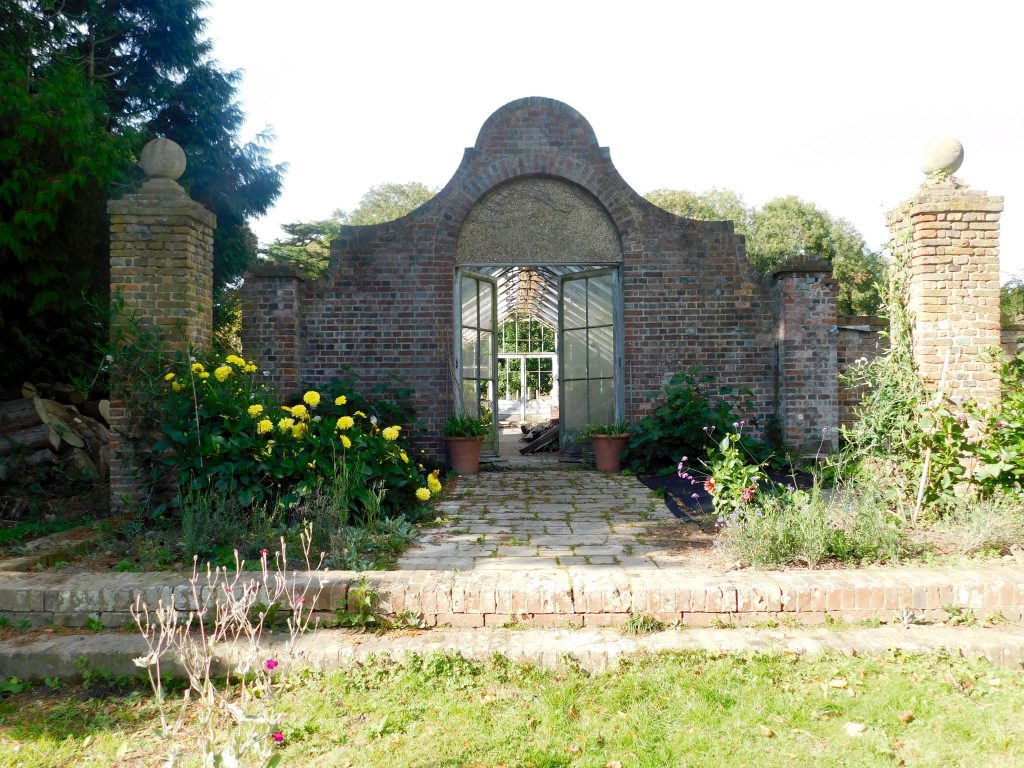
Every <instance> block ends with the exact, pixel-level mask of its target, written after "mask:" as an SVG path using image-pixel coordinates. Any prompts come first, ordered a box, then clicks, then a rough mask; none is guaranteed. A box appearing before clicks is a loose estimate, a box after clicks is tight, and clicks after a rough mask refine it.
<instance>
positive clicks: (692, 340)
mask: <svg viewBox="0 0 1024 768" xmlns="http://www.w3.org/2000/svg"><path fill="white" fill-rule="evenodd" d="M531 177H543V178H545V179H553V180H557V181H560V182H562V183H565V184H571V185H574V187H575V188H577V190H578V191H579V193H580V194H585V195H587V196H588V197H590V198H592V199H593V200H594V201H596V204H598V205H599V206H600V207H601V208H602V209H603V210H604V211H605V212H606V213H607V216H608V218H609V219H610V221H611V223H612V225H613V227H614V231H615V232H616V233H617V239H618V248H619V254H618V255H617V261H618V263H619V264H620V265H621V274H622V288H623V290H622V293H623V320H624V328H625V331H624V346H623V350H622V351H623V371H624V389H625V402H624V405H625V414H624V415H625V417H626V418H627V419H636V418H639V417H640V416H642V415H643V414H645V413H647V412H648V411H649V410H650V409H651V407H652V405H653V401H652V399H651V397H650V395H651V393H652V392H655V391H657V390H658V389H659V388H660V386H661V384H662V383H663V382H664V381H665V379H666V378H667V377H668V376H670V375H671V374H672V373H674V372H676V371H679V370H681V369H682V368H685V367H687V366H690V365H701V366H703V368H704V369H705V370H706V371H707V372H708V373H710V374H711V375H713V376H714V377H715V379H716V382H717V383H718V384H720V385H728V386H732V387H744V388H747V389H749V390H750V391H751V392H752V398H753V400H754V402H755V405H754V412H753V413H750V414H747V415H748V416H749V417H751V418H753V417H761V418H762V419H763V418H764V417H766V416H768V415H770V414H773V413H775V411H776V401H775V373H776V368H775V319H774V312H773V303H772V290H771V285H770V284H769V282H768V281H767V280H765V279H763V278H761V277H759V276H758V275H757V274H755V273H754V271H753V270H752V269H751V267H750V266H749V264H748V262H747V260H746V257H745V252H744V243H743V238H742V237H740V236H738V235H736V234H735V233H734V232H733V225H732V224H731V223H729V222H698V221H690V220H686V219H681V218H679V217H676V216H674V215H672V214H670V213H667V212H666V211H663V210H661V209H659V208H657V207H655V206H653V205H651V204H650V203H648V202H647V201H646V200H644V199H643V198H642V197H640V196H639V195H638V194H637V193H636V192H635V191H634V190H633V189H632V188H630V187H629V185H628V184H627V183H626V182H625V181H624V180H623V179H622V177H621V176H620V175H619V173H618V171H617V170H616V169H615V167H614V166H613V165H612V163H611V159H610V155H609V152H608V150H607V149H606V148H603V147H600V146H599V145H598V142H597V138H596V135H595V134H594V131H593V129H592V128H591V127H590V125H589V123H587V121H586V120H585V119H584V118H583V117H582V116H581V115H580V114H579V113H578V112H576V111H575V110H573V109H572V108H571V107H568V106H567V105H565V104H562V103H560V102H557V101H554V100H551V99H543V98H527V99H521V100H519V101H515V102H512V103H511V104H508V105H506V106H504V107H502V108H501V109H499V110H498V111H497V112H495V113H494V114H493V115H492V116H491V117H490V118H489V119H488V120H487V121H486V122H485V123H484V126H483V128H482V129H481V131H480V134H479V136H478V138H477V141H476V144H475V145H474V146H473V147H470V148H468V149H467V150H466V152H465V154H464V156H463V160H462V163H461V165H460V166H459V168H458V169H457V170H456V172H455V175H454V176H453V177H452V179H451V181H449V182H448V184H447V185H446V186H445V188H444V189H442V190H441V191H440V192H439V193H438V194H437V196H436V197H434V198H433V199H432V200H431V201H429V202H427V203H426V204H425V205H423V206H422V207H420V208H419V209H417V210H415V211H413V212H411V213H410V214H408V215H406V216H404V217H403V218H401V219H398V220H396V221H393V222H388V223H385V224H380V225H376V226H371V227H344V228H342V231H341V234H340V236H339V237H338V239H336V240H335V241H334V242H333V244H332V248H331V266H330V267H329V269H328V271H327V272H326V273H325V274H324V275H323V276H322V277H321V278H320V279H319V280H316V281H312V282H306V281H298V280H294V279H293V278H291V277H287V276H282V275H280V274H279V273H270V272H267V271H265V269H264V268H262V267H258V268H255V269H253V270H252V271H250V272H249V273H248V274H247V276H246V279H245V284H244V286H243V289H242V293H243V306H244V307H245V315H244V318H243V336H242V338H243V344H244V346H245V351H246V354H247V355H248V356H250V357H253V358H255V359H256V360H257V361H258V362H259V364H260V365H261V367H263V368H266V369H268V370H270V371H272V372H273V376H274V381H275V382H276V383H277V384H278V385H279V386H282V387H292V386H293V385H294V384H295V383H296V382H295V381H294V379H293V377H292V375H291V373H287V372H284V368H285V367H287V366H292V365H294V367H295V368H296V369H297V371H298V380H299V382H301V383H302V384H312V385H317V384H322V383H324V382H326V381H328V380H330V379H331V378H333V377H335V376H336V375H337V374H338V371H339V366H341V365H348V366H351V368H352V369H353V370H354V371H355V372H357V373H358V374H360V376H361V378H362V382H363V386H364V388H369V387H370V386H372V385H374V384H377V383H382V384H385V383H387V381H388V379H389V377H390V376H391V375H392V374H395V375H398V376H399V377H401V379H402V380H403V381H404V382H405V383H406V384H408V385H410V386H411V387H412V389H413V391H414V393H415V396H414V397H415V405H416V408H417V413H418V415H419V417H421V418H422V419H423V421H424V425H425V428H426V429H425V433H424V434H423V435H422V437H421V439H420V441H419V447H421V448H423V449H425V450H427V451H428V452H429V453H431V454H432V455H435V456H438V457H443V455H444V450H443V442H442V439H441V428H442V426H443V423H444V420H445V419H446V418H447V417H448V416H449V415H451V414H452V413H453V411H454V407H455V406H454V392H453V387H452V382H453V345H454V339H453V315H454V307H453V298H454V270H455V264H456V259H455V254H456V251H457V249H458V245H459V237H460V231H461V228H462V225H463V222H465V221H466V219H467V217H468V216H469V213H470V211H471V210H472V209H473V207H474V206H475V205H476V204H477V203H478V202H480V201H481V200H482V199H484V198H485V197H486V196H487V194H488V193H489V192H491V191H493V190H496V189H499V188H500V187H501V186H502V185H503V184H506V183H507V182H510V181H512V180H516V179H524V178H531ZM552 232H553V234H554V233H555V230H552ZM464 250H465V249H464ZM286 283H287V285H288V286H289V287H287V288H285V287H283V286H284V285H285V284H286ZM292 286H294V289H295V290H297V294H293V288H292ZM296 296H297V298H295V297H296ZM293 301H297V302H298V305H297V308H296V309H294V310H293V309H292V308H291V307H292V302H293ZM293 350H298V356H297V358H296V357H295V356H294V354H293ZM275 357H276V359H275ZM289 370H290V369H289ZM833 390H834V387H833ZM833 398H834V394H833ZM762 423H763V422H762Z"/></svg>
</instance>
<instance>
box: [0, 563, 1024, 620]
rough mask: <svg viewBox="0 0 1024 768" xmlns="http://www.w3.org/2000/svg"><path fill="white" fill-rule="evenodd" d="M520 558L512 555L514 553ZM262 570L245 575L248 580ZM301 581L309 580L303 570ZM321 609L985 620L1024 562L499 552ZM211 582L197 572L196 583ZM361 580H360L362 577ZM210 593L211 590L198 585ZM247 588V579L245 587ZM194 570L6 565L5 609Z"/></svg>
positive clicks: (36, 616)
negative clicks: (721, 560) (858, 564)
mask: <svg viewBox="0 0 1024 768" xmlns="http://www.w3.org/2000/svg"><path fill="white" fill-rule="evenodd" d="M514 559H516V558H507V560H514ZM249 578H256V575H255V574H253V575H252V576H250V575H249V574H244V575H243V576H242V579H249ZM294 578H297V579H299V580H302V578H303V577H302V575H301V574H296V575H295V576H294ZM321 578H323V579H324V580H325V582H326V586H325V588H324V590H323V593H322V594H321V595H320V598H319V600H318V602H317V604H316V609H317V610H318V611H321V612H324V613H325V614H326V613H328V612H334V611H335V610H337V609H339V608H342V607H344V606H346V605H347V604H348V603H349V602H350V599H351V597H352V595H351V593H352V592H353V591H354V590H356V589H366V590H370V591H371V592H373V593H375V594H376V605H377V609H378V611H379V612H380V613H381V614H384V615H398V614H411V615H413V616H415V617H417V618H418V619H420V620H422V621H423V622H425V623H426V624H427V625H429V626H436V625H446V624H448V625H453V626H470V627H479V626H501V625H503V624H507V623H509V622H510V621H515V622H518V623H524V624H532V625H537V626H565V625H574V626H601V625H616V624H622V623H624V622H625V621H627V620H628V619H629V616H630V615H631V614H645V615H650V616H652V617H655V618H657V619H659V620H661V621H664V622H668V623H672V622H681V623H685V624H688V625H691V626H709V625H713V624H715V623H716V622H719V621H721V620H723V619H724V620H727V621H729V622H731V623H737V624H741V625H749V624H754V623H759V622H762V621H765V620H766V619H778V618H785V617H792V618H794V619H796V620H798V621H799V622H801V623H815V622H822V621H824V620H825V619H826V617H827V616H831V617H834V618H839V619H845V620H862V619H882V620H885V621H892V620H894V619H895V620H901V619H903V618H907V617H913V618H927V619H933V620H934V619H939V620H941V619H943V618H946V616H947V612H946V610H945V609H946V608H947V607H955V608H959V609H961V610H964V611H970V612H973V613H974V614H975V615H977V616H978V617H979V618H987V617H988V616H995V615H997V614H998V615H1001V616H1002V617H1004V618H1006V619H1009V620H1011V621H1019V620H1021V619H1022V618H1024V566H1020V565H1016V564H1009V563H993V564H986V565H979V566H977V567H974V568H864V569H832V570H814V571H810V570H805V571H797V570H791V571H753V570H737V571H729V572H724V573H717V572H712V571H697V570H692V571H690V570H685V569H682V568H678V569H658V568H636V569H632V570H631V569H624V568H621V567H615V568H608V567H603V566H600V565H589V566H588V565H576V566H570V567H566V568H550V567H536V568H520V569H515V568H514V567H509V566H507V565H504V564H503V562H502V561H501V560H500V559H498V560H496V561H495V562H494V564H493V567H492V568H489V569H488V570H486V571H473V570H470V571H432V570H406V571H381V572H366V573H363V574H359V573H354V572H351V571H326V572H323V573H322V575H321ZM203 583H205V582H204V581H203V580H201V581H200V586H201V587H202V584H203ZM361 583H363V584H364V586H360V584H361ZM203 589H206V590H207V591H206V592H204V593H203V594H208V590H209V588H208V587H207V588H203ZM239 589H240V587H239ZM190 594H191V588H190V586H189V582H188V577H187V576H185V575H181V574H167V573H75V574H64V573H61V572H49V573H4V574H0V615H3V616H5V617H7V619H8V620H9V621H11V622H18V621H22V620H28V621H30V622H31V623H34V624H37V625H38V624H42V623H44V622H53V623H56V624H64V625H70V626H75V625H79V626H80V625H84V623H85V622H86V620H88V619H90V618H92V619H98V620H99V621H101V622H102V623H103V624H104V625H105V626H122V625H124V624H126V623H129V622H130V621H131V615H130V608H131V606H132V605H133V604H134V603H135V601H136V600H137V599H138V600H141V601H142V602H145V603H147V604H149V605H150V606H155V605H156V603H157V601H158V600H161V599H162V600H164V602H165V603H167V602H169V600H170V599H171V596H172V595H173V596H174V597H175V600H176V602H177V605H178V606H179V607H184V608H187V607H188V605H189V602H190V600H189V596H190Z"/></svg>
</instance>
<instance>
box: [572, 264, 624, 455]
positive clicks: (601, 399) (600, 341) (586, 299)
mask: <svg viewBox="0 0 1024 768" xmlns="http://www.w3.org/2000/svg"><path fill="white" fill-rule="evenodd" d="M618 290H619V288H618V271H617V270H615V269H598V270H593V271H588V272H576V273H572V274H567V275H563V276H562V278H561V279H560V281H559V290H558V294H559V296H558V299H559V300H558V306H559V344H558V353H559V356H560V361H561V362H560V364H559V374H560V385H559V393H560V399H561V402H560V407H559V411H560V414H561V419H562V421H561V423H562V438H563V440H562V445H567V444H568V440H569V438H571V437H572V436H573V435H574V434H576V433H577V432H579V431H580V430H582V429H583V428H584V427H586V426H587V425H588V424H611V423H613V422H615V421H616V420H617V419H618V418H619V414H620V413H621V410H622V409H621V407H620V406H619V405H618V402H617V401H618V395H617V389H616V379H617V376H616V372H617V370H618V368H619V366H620V359H619V356H618V354H617V351H618V350H617V347H618V345H617V344H616V338H617V337H618V335H619V334H618V333H617V324H618V323H617V319H616V312H615V307H616V305H617V304H618V298H617V294H618Z"/></svg>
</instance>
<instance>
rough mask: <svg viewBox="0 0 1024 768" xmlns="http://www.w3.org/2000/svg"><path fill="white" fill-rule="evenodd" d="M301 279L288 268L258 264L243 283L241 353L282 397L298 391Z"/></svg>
mask: <svg viewBox="0 0 1024 768" xmlns="http://www.w3.org/2000/svg"><path fill="white" fill-rule="evenodd" d="M301 288H302V278H301V277H299V275H297V274H296V272H295V270H293V269H292V268H291V267H289V266H287V265H285V264H256V265H253V266H252V267H250V268H249V271H248V272H246V273H245V280H244V282H243V283H242V289H241V292H240V293H241V301H242V349H243V351H244V353H245V356H246V357H247V358H248V359H250V360H252V361H253V362H255V363H256V365H258V366H259V368H260V371H266V372H267V374H268V377H267V379H266V381H267V383H268V384H270V385H271V386H272V387H273V388H274V389H276V390H277V391H278V392H280V393H282V394H290V393H292V392H295V391H296V390H298V388H299V384H300V383H301V381H300V378H301V377H300V368H299V363H300V347H301V344H300V340H299V330H300V327H301V322H300V315H301V308H302V295H301Z"/></svg>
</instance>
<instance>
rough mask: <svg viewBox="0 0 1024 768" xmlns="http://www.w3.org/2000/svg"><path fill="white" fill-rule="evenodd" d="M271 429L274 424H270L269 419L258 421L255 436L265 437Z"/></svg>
mask: <svg viewBox="0 0 1024 768" xmlns="http://www.w3.org/2000/svg"><path fill="white" fill-rule="evenodd" d="M273 428H274V422H272V421H271V420H270V419H260V421H259V422H258V423H257V424H256V434H257V435H265V434H267V432H269V431H270V430H272V429H273Z"/></svg>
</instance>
